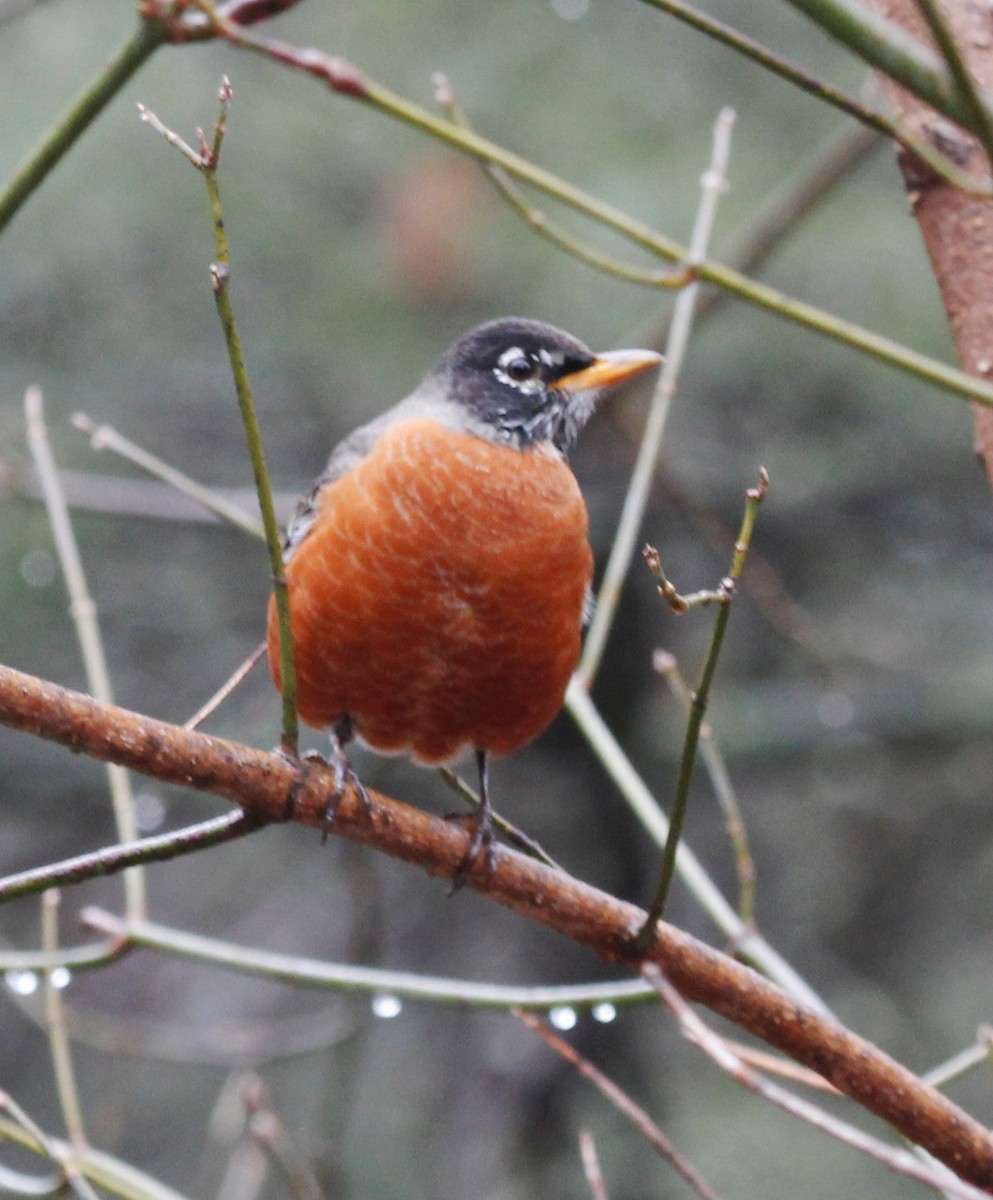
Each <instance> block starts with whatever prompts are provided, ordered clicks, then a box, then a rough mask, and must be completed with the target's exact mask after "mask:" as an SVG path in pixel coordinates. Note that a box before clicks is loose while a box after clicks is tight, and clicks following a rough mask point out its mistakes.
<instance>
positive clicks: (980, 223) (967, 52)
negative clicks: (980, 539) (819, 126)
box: [870, 0, 993, 487]
mask: <svg viewBox="0 0 993 1200" xmlns="http://www.w3.org/2000/svg"><path fill="white" fill-rule="evenodd" d="M870 3H871V4H872V7H874V8H875V9H877V10H878V11H879V12H881V13H883V14H884V15H886V16H887V17H889V18H890V19H891V20H893V21H895V22H896V23H897V24H899V25H900V26H902V27H903V28H904V29H905V30H907V32H908V33H911V34H913V36H914V37H916V38H918V39H919V40H920V41H922V42H925V43H927V44H928V45H931V46H933V45H934V43H933V41H932V39H931V36H930V31H929V29H928V27H927V25H926V23H925V21H924V19H923V17H922V16H921V14H920V11H919V9H918V8H917V6H916V4H915V3H914V2H913V0H870ZM941 7H942V11H943V13H944V15H945V19H946V21H947V22H948V24H949V26H950V28H951V30H952V32H953V34H954V36H955V40H956V42H957V44H958V47H959V50H960V53H961V55H962V57H963V60H964V61H965V63H966V65H967V66H968V68H969V70H970V72H971V73H972V75H973V77H974V78H975V79H976V82H977V83H978V85H979V88H980V90H982V91H988V92H993V24H991V17H990V11H989V8H988V6H987V5H986V4H979V3H976V0H942V3H941ZM882 85H883V89H884V91H885V93H886V95H887V97H888V99H889V101H890V103H891V105H892V106H893V108H894V110H895V112H896V114H897V116H898V117H899V118H900V120H901V121H902V122H904V123H905V124H906V125H909V126H910V127H911V128H912V129H914V130H915V131H916V132H917V133H918V134H920V135H921V136H922V137H925V138H927V139H928V141H930V142H931V143H932V144H933V145H934V146H936V147H937V148H938V149H939V150H941V151H942V153H944V154H945V155H947V156H948V157H949V158H951V159H952V160H953V161H954V162H955V163H956V164H957V165H958V166H960V167H962V168H963V169H965V170H966V171H968V172H969V174H970V175H972V176H973V177H974V178H975V180H976V181H977V183H981V184H986V183H988V182H989V180H990V163H989V160H988V158H987V155H986V152H985V150H984V149H983V147H982V146H981V144H980V143H979V142H978V141H977V140H976V138H974V137H973V136H972V135H971V134H969V133H966V132H965V131H964V130H963V129H962V128H961V127H960V126H958V125H955V124H953V123H952V122H951V121H949V120H948V119H947V118H946V117H943V116H940V115H939V114H937V113H936V112H935V111H934V109H932V108H930V107H928V105H926V104H924V103H922V101H920V100H918V99H917V98H916V97H915V96H912V95H911V94H910V93H909V92H907V91H906V90H904V89H903V88H901V87H900V86H898V85H897V84H895V83H893V82H892V81H891V80H889V79H886V78H885V77H884V78H883V79H882ZM899 161H900V167H901V170H902V171H903V176H904V181H905V184H906V188H907V194H908V198H909V200H910V204H911V210H912V212H913V214H914V216H915V217H916V218H917V222H918V224H919V225H920V228H921V234H922V235H923V238H924V245H925V247H926V248H927V252H928V255H929V257H930V259H931V265H932V268H933V269H934V274H935V278H936V279H937V282H938V288H939V290H940V292H941V298H942V302H943V304H944V307H945V311H946V312H947V314H948V319H949V321H950V323H951V327H952V335H953V337H954V339H955V347H956V351H957V354H958V358H959V362H960V363H961V365H962V367H963V369H964V370H966V371H968V372H969V373H970V374H973V375H976V376H978V377H979V378H981V379H984V380H987V381H990V380H993V200H990V199H986V198H983V197H979V196H973V195H969V194H968V193H966V192H963V191H961V190H960V189H958V188H955V187H952V186H951V184H948V183H946V182H945V181H944V180H942V179H940V178H938V176H936V175H935V174H934V173H933V172H932V171H931V170H929V169H928V168H927V167H926V166H924V164H923V163H921V162H920V160H919V159H917V158H916V157H915V156H914V155H912V154H910V153H908V152H906V151H901V153H900V159H899ZM973 413H974V419H975V424H974V429H975V448H976V454H977V456H978V457H979V460H980V462H981V463H982V465H983V468H984V470H985V472H986V478H987V481H988V482H989V484H990V486H991V487H993V409H989V408H987V407H985V406H983V405H979V404H974V405H973Z"/></svg>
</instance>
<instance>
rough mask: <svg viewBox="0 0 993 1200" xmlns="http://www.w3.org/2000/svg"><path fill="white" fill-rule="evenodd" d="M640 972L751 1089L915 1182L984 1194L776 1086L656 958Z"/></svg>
mask: <svg viewBox="0 0 993 1200" xmlns="http://www.w3.org/2000/svg"><path fill="white" fill-rule="evenodd" d="M642 974H643V975H644V977H645V979H647V980H648V982H649V983H651V984H652V986H653V987H655V988H656V989H657V991H658V993H659V996H660V997H661V998H662V1000H663V1001H664V1002H665V1004H666V1005H668V1007H669V1009H670V1010H671V1011H672V1013H673V1014H674V1015H675V1017H676V1019H677V1020H678V1021H679V1025H680V1028H681V1029H682V1031H683V1035H684V1036H685V1037H686V1038H687V1039H688V1040H689V1041H691V1042H692V1043H693V1044H694V1045H696V1046H698V1047H699V1048H700V1049H701V1050H702V1051H703V1052H704V1054H706V1055H707V1057H708V1058H710V1059H711V1060H712V1061H713V1062H715V1063H716V1064H717V1065H718V1066H719V1067H720V1068H721V1070H722V1071H725V1072H726V1073H727V1074H728V1075H730V1076H731V1078H732V1079H734V1080H736V1081H737V1082H738V1083H740V1084H741V1085H742V1086H743V1087H745V1088H747V1089H748V1090H749V1091H752V1092H755V1093H756V1094H757V1095H760V1096H762V1097H763V1098H764V1099H766V1100H768V1101H769V1102H770V1103H771V1104H775V1105H776V1106H777V1108H782V1109H783V1110H784V1111H786V1112H788V1113H790V1114H791V1115H792V1116H794V1117H799V1118H800V1120H802V1121H806V1122H807V1123H808V1124H809V1125H812V1126H813V1127H814V1128H815V1129H821V1130H823V1131H824V1132H825V1133H827V1134H829V1135H830V1136H831V1137H834V1138H836V1139H837V1140H838V1141H840V1142H843V1143H844V1144H845V1145H848V1146H851V1147H853V1148H854V1149H856V1150H859V1151H861V1152H862V1153H863V1154H867V1155H869V1157H871V1158H873V1159H875V1160H876V1161H877V1162H880V1163H882V1164H883V1165H884V1166H887V1167H889V1168H890V1170H892V1171H896V1172H897V1173H898V1174H900V1175H905V1176H907V1177H908V1178H910V1179H916V1180H917V1181H918V1182H919V1183H923V1184H926V1185H927V1186H928V1187H931V1188H934V1189H935V1190H936V1191H941V1192H945V1193H946V1194H948V1195H952V1196H956V1197H961V1200H983V1198H984V1197H985V1198H987V1200H988V1196H989V1193H988V1192H984V1191H980V1190H979V1188H976V1187H973V1186H972V1184H970V1183H966V1182H964V1181H963V1180H962V1179H960V1178H959V1177H958V1176H956V1175H954V1174H953V1173H952V1172H951V1171H950V1170H948V1169H946V1168H944V1167H942V1166H941V1165H940V1164H935V1163H934V1162H933V1161H921V1160H920V1159H918V1158H917V1157H916V1156H915V1155H913V1154H911V1153H910V1152H909V1151H907V1150H902V1149H899V1148H897V1147H893V1146H888V1145H886V1143H885V1142H881V1141H880V1140H879V1139H878V1138H874V1137H871V1136H870V1135H869V1134H867V1133H864V1132H863V1131H862V1130H861V1129H856V1128H855V1127H854V1126H853V1125H849V1124H848V1123H847V1122H845V1121H841V1120H839V1119H838V1118H837V1117H835V1116H832V1115H831V1114H830V1113H828V1112H825V1110H824V1109H822V1108H818V1107H817V1105H815V1104H811V1103H810V1102H809V1101H808V1100H804V1099H803V1098H802V1097H800V1096H794V1095H793V1093H792V1092H789V1091H787V1090H786V1088H783V1087H780V1085H779V1084H777V1083H773V1082H772V1081H771V1080H768V1079H766V1078H765V1077H764V1076H762V1075H760V1074H759V1073H758V1072H757V1071H754V1070H752V1068H751V1067H749V1066H747V1065H746V1064H745V1063H744V1062H743V1061H742V1060H741V1058H739V1057H738V1055H737V1054H735V1053H734V1051H733V1050H732V1049H731V1047H730V1046H729V1045H728V1043H727V1042H726V1041H725V1040H724V1039H723V1038H721V1037H718V1035H717V1034H716V1033H714V1032H713V1031H712V1030H711V1029H709V1028H708V1027H707V1026H706V1025H705V1024H704V1022H703V1021H702V1020H701V1019H700V1017H698V1016H697V1014H696V1013H695V1012H694V1011H693V1009H692V1008H691V1007H690V1005H689V1004H687V1002H686V1001H685V1000H684V999H683V997H682V996H681V995H680V994H679V992H678V990H677V989H676V988H675V987H673V985H672V984H671V983H670V982H669V980H668V979H666V977H665V975H664V974H663V972H662V970H661V969H660V968H659V967H658V966H657V965H656V964H646V965H645V967H644V968H643V969H642Z"/></svg>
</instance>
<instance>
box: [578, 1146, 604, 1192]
mask: <svg viewBox="0 0 993 1200" xmlns="http://www.w3.org/2000/svg"><path fill="white" fill-rule="evenodd" d="M579 1157H580V1159H581V1160H582V1164H583V1174H584V1175H585V1176H586V1182H587V1184H588V1185H589V1189H590V1195H591V1196H592V1197H593V1200H610V1197H609V1196H608V1195H607V1187H606V1185H605V1184H604V1182H603V1172H602V1171H601V1170H600V1157H599V1155H598V1154H597V1152H596V1142H595V1141H594V1140H593V1134H592V1133H590V1131H589V1130H588V1129H580V1131H579Z"/></svg>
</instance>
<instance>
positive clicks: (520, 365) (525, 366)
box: [504, 355, 535, 383]
mask: <svg viewBox="0 0 993 1200" xmlns="http://www.w3.org/2000/svg"><path fill="white" fill-rule="evenodd" d="M504 370H505V371H506V372H507V375H508V376H509V377H510V378H511V379H512V380H513V381H514V383H524V382H526V381H527V380H528V379H531V378H532V377H533V375H534V372H535V364H534V363H533V362H532V361H531V360H530V359H529V358H525V357H524V356H523V355H519V356H518V357H516V358H512V359H511V360H510V362H508V363H507V364H506V366H505V367H504Z"/></svg>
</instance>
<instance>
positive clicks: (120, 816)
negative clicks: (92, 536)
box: [24, 387, 148, 917]
mask: <svg viewBox="0 0 993 1200" xmlns="http://www.w3.org/2000/svg"><path fill="white" fill-rule="evenodd" d="M24 409H25V417H26V420H27V429H28V446H29V448H30V450H31V457H32V460H33V461H34V465H35V470H36V471H37V473H38V481H39V484H40V485H41V489H42V495H43V496H44V499H45V508H46V510H47V512H48V520H49V524H50V526H51V529H52V538H53V540H54V542H55V549H56V553H57V555H58V559H59V565H60V567H61V569H62V576H63V578H64V579H65V584H66V590H67V591H68V593H69V612H70V613H71V615H72V619H73V624H74V625H75V628H76V637H77V639H78V641H79V648H80V653H81V654H82V658H83V668H84V670H85V672H86V680H87V684H88V686H89V689H90V694H91V695H92V696H93V697H94V698H95V699H97V700H100V701H102V702H103V703H104V704H110V703H112V702H113V688H112V687H111V683H110V671H109V669H108V667H107V656H106V654H105V653H104V648H103V638H102V637H101V634H100V621H99V618H98V616H97V606H96V602H95V601H94V599H93V596H92V595H91V594H90V589H89V585H88V583H87V581H86V572H85V571H84V570H83V560H82V556H81V555H80V553H79V545H78V543H77V542H76V535H75V532H74V530H73V526H72V518H71V517H70V515H69V505H68V504H67V503H66V498H65V492H64V491H63V489H62V483H61V480H60V479H59V472H58V468H57V467H56V464H55V459H54V456H53V455H52V449H51V445H50V444H49V440H48V430H47V429H46V427H45V412H44V402H43V399H42V394H41V389H40V388H36V387H32V388H28V390H27V392H26V393H25V396H24ZM106 771H107V782H108V787H109V789H110V801H111V807H112V808H113V812H114V822H115V825H116V826H117V836H118V838H119V839H120V840H121V841H127V842H130V841H134V840H135V839H136V838H137V837H138V824H137V821H136V819H135V813H134V803H133V797H132V791H131V776H130V775H129V774H128V772H127V771H126V770H125V769H124V768H123V767H119V766H117V765H116V764H115V763H108V764H107V767H106ZM124 899H125V903H126V904H127V908H128V913H129V914H130V915H131V916H133V917H143V916H146V915H147V907H148V898H147V895H146V890H145V877H144V874H143V872H142V871H140V870H131V871H126V872H125V874H124Z"/></svg>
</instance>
